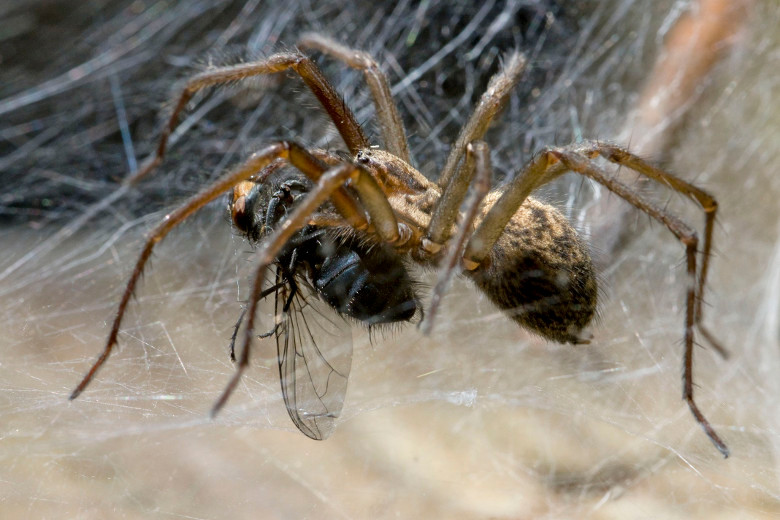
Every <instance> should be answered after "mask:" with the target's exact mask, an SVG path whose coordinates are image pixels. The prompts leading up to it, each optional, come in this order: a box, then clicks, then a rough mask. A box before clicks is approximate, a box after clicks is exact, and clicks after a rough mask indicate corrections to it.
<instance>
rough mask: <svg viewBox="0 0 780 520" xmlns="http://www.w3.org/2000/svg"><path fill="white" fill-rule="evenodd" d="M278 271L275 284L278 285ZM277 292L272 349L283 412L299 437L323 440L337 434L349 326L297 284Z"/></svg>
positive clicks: (346, 372)
mask: <svg viewBox="0 0 780 520" xmlns="http://www.w3.org/2000/svg"><path fill="white" fill-rule="evenodd" d="M281 276H282V275H281V269H278V268H277V283H278V282H280V281H282V279H281ZM287 281H288V283H285V284H283V286H282V287H281V288H280V289H279V290H278V291H277V292H276V298H275V300H276V303H275V305H276V316H277V320H280V321H279V322H278V327H277V328H276V348H277V351H278V355H279V376H280V379H281V383H282V395H283V396H284V403H285V405H286V406H287V412H288V413H289V414H290V418H291V419H292V420H293V422H294V423H295V426H297V427H298V429H299V430H301V432H303V433H304V435H306V436H307V437H311V438H312V439H317V440H322V439H326V438H327V437H328V436H330V434H331V433H332V432H333V429H334V428H335V419H336V418H337V417H338V416H339V415H340V414H341V408H342V406H343V405H344V397H345V395H346V393H347V379H348V378H349V371H350V368H351V367H352V332H351V327H350V325H349V323H347V322H346V321H345V320H344V318H342V317H341V316H340V315H339V314H337V313H336V312H335V311H334V310H333V309H332V308H331V307H330V306H329V305H328V304H327V303H325V302H323V301H321V300H320V299H319V298H317V296H316V295H315V294H314V293H313V292H312V291H311V290H309V289H308V288H307V287H306V286H305V285H303V283H298V281H297V280H296V279H295V278H291V279H288V280H287Z"/></svg>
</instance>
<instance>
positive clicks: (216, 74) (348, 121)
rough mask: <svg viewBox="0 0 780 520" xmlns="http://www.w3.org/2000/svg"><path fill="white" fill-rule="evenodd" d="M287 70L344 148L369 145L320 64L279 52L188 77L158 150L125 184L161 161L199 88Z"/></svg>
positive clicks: (302, 57)
mask: <svg viewBox="0 0 780 520" xmlns="http://www.w3.org/2000/svg"><path fill="white" fill-rule="evenodd" d="M290 69H292V70H293V71H295V72H296V73H298V75H299V76H300V78H301V79H302V80H303V82H304V83H305V84H306V86H307V87H309V90H311V92H312V93H313V94H314V95H315V96H316V97H317V99H318V100H319V101H320V104H321V105H322V107H323V108H324V109H325V111H326V112H327V113H328V115H329V116H330V118H331V120H332V121H333V123H334V124H335V125H336V128H337V129H338V131H339V133H340V134H341V136H342V138H343V139H344V142H345V143H346V144H347V148H349V150H350V151H351V152H352V153H353V154H354V153H356V152H357V151H358V150H362V149H364V148H368V146H369V142H368V138H366V136H365V134H364V133H363V129H362V128H361V127H360V125H359V124H358V122H357V120H356V119H355V116H354V114H352V111H351V110H350V109H349V107H347V105H346V104H345V103H344V100H343V99H342V98H341V96H339V94H338V93H337V92H336V89H334V88H333V86H332V85H331V84H330V82H328V80H327V79H326V78H325V75H324V74H323V73H322V71H321V70H320V69H319V67H317V65H316V64H315V63H314V62H313V61H311V60H310V59H309V58H308V57H307V56H305V55H303V54H301V53H300V52H282V53H278V54H274V55H272V56H269V57H268V58H267V59H264V60H259V61H254V62H249V63H242V64H239V65H228V66H224V67H217V68H214V69H211V70H206V71H204V72H201V73H199V74H196V75H195V76H193V77H191V78H190V79H189V80H187V82H186V83H185V84H184V86H183V87H182V89H181V92H180V93H179V94H178V96H177V97H176V98H174V99H175V100H176V101H175V102H174V103H173V106H174V108H173V111H172V112H171V115H170V116H169V117H168V122H167V123H166V124H165V126H164V127H163V130H162V134H161V135H160V140H159V142H158V144H157V149H156V150H155V152H154V154H153V155H151V156H150V157H148V158H147V159H146V160H145V161H144V162H143V164H142V165H141V168H140V169H139V170H138V172H136V173H135V174H134V175H133V176H131V177H130V178H129V179H127V181H126V183H128V184H132V183H135V182H137V181H139V180H140V179H141V178H143V177H145V176H146V175H148V174H149V173H150V172H151V171H152V170H154V169H155V168H156V167H157V166H158V165H159V164H160V163H161V162H162V159H163V157H164V156H165V151H166V149H167V146H168V139H169V137H170V135H171V133H172V132H173V131H174V129H175V128H176V126H177V125H178V124H179V115H180V114H181V112H182V111H184V109H185V107H186V106H187V103H189V101H190V99H192V96H194V95H195V94H196V93H197V92H198V91H200V90H203V89H205V88H208V87H213V86H215V85H224V84H227V83H232V82H236V81H241V80H243V79H246V78H250V77H253V76H259V75H263V74H276V73H279V72H284V71H287V70H290Z"/></svg>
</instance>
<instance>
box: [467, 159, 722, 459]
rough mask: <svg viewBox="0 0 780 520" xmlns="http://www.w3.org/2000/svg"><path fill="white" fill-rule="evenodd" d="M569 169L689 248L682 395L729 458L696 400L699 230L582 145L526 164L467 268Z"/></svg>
mask: <svg viewBox="0 0 780 520" xmlns="http://www.w3.org/2000/svg"><path fill="white" fill-rule="evenodd" d="M566 171H573V172H575V173H579V174H581V175H584V176H586V177H589V178H591V179H593V180H594V181H596V182H598V183H600V184H602V185H604V186H605V187H606V188H607V189H609V190H610V191H612V192H613V193H615V194H616V195H618V196H619V197H620V198H622V199H624V200H625V201H627V202H629V203H630V204H631V205H633V206H634V207H636V208H638V209H639V210H641V211H643V212H645V213H647V214H648V215H649V216H651V217H652V218H654V219H656V220H658V221H659V222H661V223H662V224H664V225H665V226H666V227H667V228H668V229H669V230H670V231H671V232H672V233H673V234H674V235H675V237H677V239H678V240H680V242H682V244H683V245H684V246H685V251H686V259H687V272H688V284H687V289H686V314H685V351H684V356H683V358H684V366H683V399H684V400H685V401H686V402H687V403H688V407H689V408H690V410H691V413H692V414H693V416H694V417H695V418H696V421H697V422H698V423H699V425H700V426H701V427H702V429H703V430H704V432H705V433H706V434H707V436H708V437H709V438H710V440H711V441H712V443H713V444H714V445H715V447H716V448H717V449H718V450H719V451H720V452H721V453H722V454H723V455H724V456H725V457H728V455H729V449H728V447H727V446H726V444H725V443H724V442H723V441H722V440H721V438H720V437H719V436H718V434H717V433H716V432H715V430H714V429H713V427H712V425H711V424H710V423H709V421H708V420H707V419H706V417H705V416H704V414H702V412H701V411H700V410H699V407H698V406H697V405H696V402H695V401H694V398H693V345H694V342H693V327H694V326H695V324H696V321H695V318H696V291H697V273H696V254H697V245H698V237H697V235H696V232H695V231H694V230H693V229H691V228H690V227H689V226H688V225H687V224H685V223H684V222H683V221H681V220H680V219H678V218H677V217H675V216H674V215H672V214H670V213H668V212H666V211H664V210H661V209H659V208H657V207H656V206H654V205H653V204H651V203H650V202H648V201H647V200H645V199H644V198H643V197H641V196H640V195H639V194H637V193H635V192H634V191H633V190H631V189H630V188H629V187H628V186H626V185H625V184H623V183H621V182H619V181H618V180H616V179H614V178H612V177H610V175H609V174H607V173H606V172H605V171H603V170H602V169H601V168H599V167H597V166H596V165H595V164H593V163H592V161H590V160H589V158H588V156H587V155H583V154H582V151H581V150H580V149H579V148H578V147H576V148H570V149H566V148H558V149H551V150H546V151H544V152H542V153H540V154H538V155H537V156H536V157H535V158H534V159H533V160H532V161H531V162H530V163H529V164H528V165H526V167H525V168H524V169H523V171H522V172H520V174H519V175H518V176H517V177H516V178H515V179H514V181H513V182H512V184H510V186H509V187H508V188H507V189H506V191H505V192H504V193H503V194H502V196H501V197H500V198H499V199H498V200H497V201H496V202H495V204H494V205H493V206H492V207H491V208H490V210H489V211H488V213H487V214H486V215H485V217H484V218H483V219H482V221H481V222H480V225H479V226H478V228H477V230H476V231H475V232H474V234H473V235H472V236H471V238H470V239H469V242H468V244H467V245H466V249H465V252H464V254H463V263H464V266H465V267H466V268H467V269H476V268H477V267H478V266H479V265H480V263H481V262H482V261H483V260H484V259H485V258H486V257H487V256H488V255H489V253H490V251H491V249H492V248H493V245H494V244H495V243H496V241H497V240H498V237H499V236H500V235H501V233H502V231H503V229H504V227H505V226H506V225H507V223H508V222H509V220H510V219H511V218H512V216H513V215H514V213H515V212H516V211H517V209H518V208H519V207H520V206H521V205H522V204H523V202H525V200H526V199H527V198H528V195H529V194H530V193H531V192H532V191H533V190H534V189H535V188H536V187H538V186H540V185H542V184H544V183H546V182H549V181H550V180H552V179H554V178H555V177H557V176H559V175H561V174H562V173H565V172H566ZM678 180H679V179H678Z"/></svg>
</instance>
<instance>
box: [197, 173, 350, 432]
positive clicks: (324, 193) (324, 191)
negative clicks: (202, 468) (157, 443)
mask: <svg viewBox="0 0 780 520" xmlns="http://www.w3.org/2000/svg"><path fill="white" fill-rule="evenodd" d="M361 177H365V174H364V173H363V172H361V170H360V169H359V167H357V166H355V165H353V164H343V165H341V166H337V167H335V168H332V169H330V170H328V171H327V172H326V173H324V174H323V175H322V176H321V177H319V180H318V181H317V184H316V186H315V187H314V188H313V189H312V190H311V191H310V192H309V193H308V194H307V195H306V197H304V198H303V200H301V202H300V203H299V204H298V205H297V207H296V208H295V211H293V212H292V214H291V215H290V216H289V217H288V218H286V219H285V220H284V221H283V222H282V223H281V224H280V225H279V226H277V227H276V228H275V230H274V232H273V233H271V234H270V235H269V236H268V237H267V238H266V239H265V240H263V243H262V245H261V247H260V248H259V249H258V251H257V253H256V257H257V259H258V264H257V271H256V273H255V278H254V281H253V282H252V294H251V296H250V299H249V306H248V308H247V311H246V316H247V321H246V328H245V329H244V338H243V343H242V346H241V352H240V355H239V358H238V364H237V367H236V371H235V373H234V374H233V377H232V378H231V379H230V382H229V383H228V385H227V386H226V387H225V389H224V391H223V392H222V395H221V396H220V397H219V399H217V401H216V402H215V403H214V406H213V407H212V409H211V416H212V417H214V416H215V415H216V414H217V413H218V412H219V410H220V409H221V408H222V407H223V406H224V405H225V403H226V402H227V400H228V398H229V397H230V395H231V394H232V393H233V390H235V388H236V386H237V385H238V383H239V381H240V380H241V376H242V374H243V373H244V370H245V369H246V367H247V366H248V365H249V348H250V345H251V343H252V339H253V337H254V327H255V315H256V314H257V306H258V304H259V302H260V301H261V300H262V297H263V282H264V281H265V273H266V271H267V270H268V267H269V266H270V265H271V264H273V262H274V260H275V259H276V257H277V255H278V254H279V252H280V251H281V250H282V248H283V247H284V245H285V244H286V243H287V242H289V240H290V239H291V238H292V236H293V235H294V234H295V233H297V232H298V231H300V230H301V229H302V228H303V227H304V226H306V224H307V223H308V220H309V217H310V216H311V215H312V214H313V213H314V212H315V211H316V210H317V208H319V207H320V206H321V205H322V204H323V203H324V202H325V201H326V200H327V199H328V198H329V197H331V195H332V194H333V193H335V192H336V191H337V190H338V189H339V188H340V187H341V186H342V185H343V184H344V183H345V182H346V181H347V180H351V181H353V182H357V181H358V180H359V179H360V178H361Z"/></svg>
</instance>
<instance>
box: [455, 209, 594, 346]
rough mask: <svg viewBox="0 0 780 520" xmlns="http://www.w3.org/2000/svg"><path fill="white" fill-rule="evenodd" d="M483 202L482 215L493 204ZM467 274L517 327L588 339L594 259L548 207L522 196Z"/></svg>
mask: <svg viewBox="0 0 780 520" xmlns="http://www.w3.org/2000/svg"><path fill="white" fill-rule="evenodd" d="M487 202H488V203H487V204H485V207H484V209H483V214H484V212H486V211H487V209H489V207H490V206H492V203H490V201H487ZM478 220H480V219H478ZM470 277H471V279H472V280H473V281H474V283H475V284H476V285H477V286H478V287H479V288H480V289H481V290H482V291H483V292H484V293H485V294H486V295H487V296H488V298H490V300H491V301H492V302H493V303H494V304H495V305H497V306H498V307H499V308H500V309H501V310H503V311H504V312H505V313H506V314H507V315H508V316H509V317H511V318H512V319H513V320H515V321H516V322H517V323H518V324H519V325H521V326H523V327H526V328H528V329H530V330H532V331H533V332H536V333H538V334H540V335H542V336H544V337H545V338H548V339H551V340H553V341H558V342H560V343H582V342H583V341H584V340H585V339H586V338H583V337H582V336H581V334H582V329H583V328H584V327H585V326H586V325H588V323H590V321H591V320H592V319H593V316H594V314H595V312H596V303H597V293H598V290H597V283H596V276H595V272H594V269H593V263H592V262H591V259H590V254H589V253H588V250H587V248H586V246H585V244H584V243H583V242H582V240H581V239H580V237H579V236H578V235H577V232H576V231H575V230H574V228H572V227H571V225H570V224H569V223H568V221H567V220H566V218H565V217H564V216H563V215H561V213H560V212H558V211H557V210H556V209H555V208H553V207H552V206H549V205H547V204H543V203H541V202H539V201H537V200H535V199H532V198H529V199H528V200H526V202H525V203H524V204H523V206H521V207H520V209H519V210H518V211H517V212H516V213H515V215H514V217H513V218H512V220H510V222H509V223H508V224H507V226H506V228H505V230H504V232H503V233H502V234H501V236H500V237H499V239H498V241H497V242H496V244H495V245H494V246H493V250H492V251H491V253H490V255H489V256H488V258H487V259H486V261H485V262H484V263H483V265H482V266H480V267H479V268H477V269H476V270H475V271H473V272H471V274H470Z"/></svg>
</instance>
